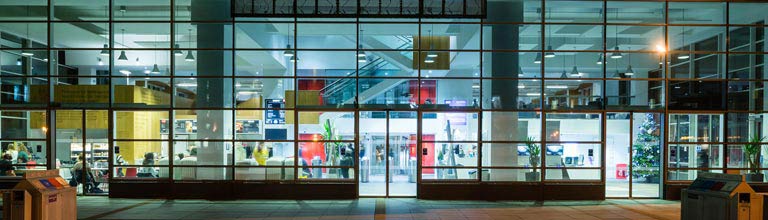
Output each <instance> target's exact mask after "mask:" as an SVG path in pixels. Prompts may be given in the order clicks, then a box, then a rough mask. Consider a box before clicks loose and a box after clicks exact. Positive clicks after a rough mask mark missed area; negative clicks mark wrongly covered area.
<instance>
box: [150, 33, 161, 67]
mask: <svg viewBox="0 0 768 220" xmlns="http://www.w3.org/2000/svg"><path fill="white" fill-rule="evenodd" d="M153 46H154V47H155V48H157V35H155V43H153ZM152 57H153V58H154V59H155V63H154V65H152V71H150V72H149V73H154V74H158V73H160V68H157V51H153V52H152Z"/></svg>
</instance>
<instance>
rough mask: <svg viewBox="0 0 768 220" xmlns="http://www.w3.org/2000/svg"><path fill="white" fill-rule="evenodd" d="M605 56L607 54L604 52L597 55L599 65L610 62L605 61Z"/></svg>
mask: <svg viewBox="0 0 768 220" xmlns="http://www.w3.org/2000/svg"><path fill="white" fill-rule="evenodd" d="M603 57H605V56H603V54H602V53H601V54H598V55H597V65H603V64H608V62H605V59H603Z"/></svg>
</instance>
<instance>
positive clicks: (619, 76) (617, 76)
mask: <svg viewBox="0 0 768 220" xmlns="http://www.w3.org/2000/svg"><path fill="white" fill-rule="evenodd" d="M611 78H614V79H621V75H620V73H619V70H618V69H617V70H616V72H615V73H613V76H612V77H611Z"/></svg>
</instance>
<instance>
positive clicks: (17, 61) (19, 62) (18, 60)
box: [16, 58, 21, 66]
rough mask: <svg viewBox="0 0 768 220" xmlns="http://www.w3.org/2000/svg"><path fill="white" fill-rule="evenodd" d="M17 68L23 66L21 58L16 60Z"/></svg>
mask: <svg viewBox="0 0 768 220" xmlns="http://www.w3.org/2000/svg"><path fill="white" fill-rule="evenodd" d="M16 66H21V58H19V59H16Z"/></svg>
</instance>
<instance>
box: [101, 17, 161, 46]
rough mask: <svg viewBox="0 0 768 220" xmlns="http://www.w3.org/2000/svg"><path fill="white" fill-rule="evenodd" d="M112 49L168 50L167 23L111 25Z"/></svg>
mask: <svg viewBox="0 0 768 220" xmlns="http://www.w3.org/2000/svg"><path fill="white" fill-rule="evenodd" d="M112 26H113V28H114V29H113V30H114V31H113V33H114V35H113V36H114V39H113V43H114V48H170V47H171V45H170V43H171V41H170V33H171V26H170V24H168V23H113V24H112Z"/></svg>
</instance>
